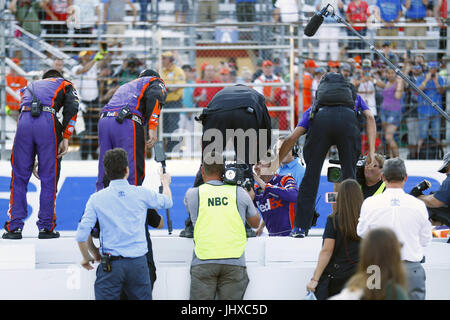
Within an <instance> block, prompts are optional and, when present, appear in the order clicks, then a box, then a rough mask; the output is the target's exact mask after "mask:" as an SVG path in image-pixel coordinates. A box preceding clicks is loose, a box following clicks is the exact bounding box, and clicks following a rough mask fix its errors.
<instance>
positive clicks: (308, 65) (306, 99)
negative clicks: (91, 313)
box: [295, 60, 319, 123]
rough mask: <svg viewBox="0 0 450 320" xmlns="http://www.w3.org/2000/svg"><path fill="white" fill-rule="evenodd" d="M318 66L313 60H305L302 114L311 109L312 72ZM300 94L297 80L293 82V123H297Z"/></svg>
mask: <svg viewBox="0 0 450 320" xmlns="http://www.w3.org/2000/svg"><path fill="white" fill-rule="evenodd" d="M318 67H319V66H318V65H317V64H316V63H315V62H314V60H305V62H304V68H305V71H304V73H303V87H302V96H303V108H302V114H303V113H304V112H305V111H306V110H307V109H308V108H309V107H311V104H312V100H313V99H312V91H311V88H312V83H313V80H314V76H313V73H314V70H315V69H316V68H318ZM299 92H300V89H299V83H298V78H297V79H296V80H295V123H298V116H299V114H298V113H299V106H298V94H299Z"/></svg>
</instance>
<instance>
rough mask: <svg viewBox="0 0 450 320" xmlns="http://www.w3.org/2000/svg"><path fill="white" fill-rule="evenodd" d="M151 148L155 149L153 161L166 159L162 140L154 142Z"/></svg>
mask: <svg viewBox="0 0 450 320" xmlns="http://www.w3.org/2000/svg"><path fill="white" fill-rule="evenodd" d="M153 150H155V161H156V162H163V161H166V153H165V152H164V145H163V142H162V141H157V142H155V145H154V146H153Z"/></svg>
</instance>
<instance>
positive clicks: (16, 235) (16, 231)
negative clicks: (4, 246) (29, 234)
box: [2, 228, 22, 240]
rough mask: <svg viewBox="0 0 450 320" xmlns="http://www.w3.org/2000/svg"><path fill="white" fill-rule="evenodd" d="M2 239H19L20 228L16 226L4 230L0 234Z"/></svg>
mask: <svg viewBox="0 0 450 320" xmlns="http://www.w3.org/2000/svg"><path fill="white" fill-rule="evenodd" d="M2 238H3V239H9V240H20V239H22V229H20V228H16V229H14V230H11V231H8V232H5V233H4V234H3V235H2Z"/></svg>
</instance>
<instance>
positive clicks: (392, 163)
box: [383, 158, 406, 181]
mask: <svg viewBox="0 0 450 320" xmlns="http://www.w3.org/2000/svg"><path fill="white" fill-rule="evenodd" d="M383 175H384V178H385V179H386V180H387V181H403V180H404V179H405V177H406V167H405V162H404V161H403V160H402V159H400V158H393V159H389V160H386V161H385V162H384V166H383Z"/></svg>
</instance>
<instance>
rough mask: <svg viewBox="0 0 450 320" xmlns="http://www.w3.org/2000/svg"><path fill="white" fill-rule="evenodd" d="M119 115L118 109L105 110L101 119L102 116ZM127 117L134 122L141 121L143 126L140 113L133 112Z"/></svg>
mask: <svg viewBox="0 0 450 320" xmlns="http://www.w3.org/2000/svg"><path fill="white" fill-rule="evenodd" d="M118 115H119V113H118V112H117V111H108V112H103V113H102V114H101V115H100V119H101V118H104V117H117V116H118ZM127 119H131V120H133V121H134V122H137V123H139V124H140V125H141V126H142V119H141V117H139V116H138V115H136V114H134V113H133V114H131V116H129V117H127Z"/></svg>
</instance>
